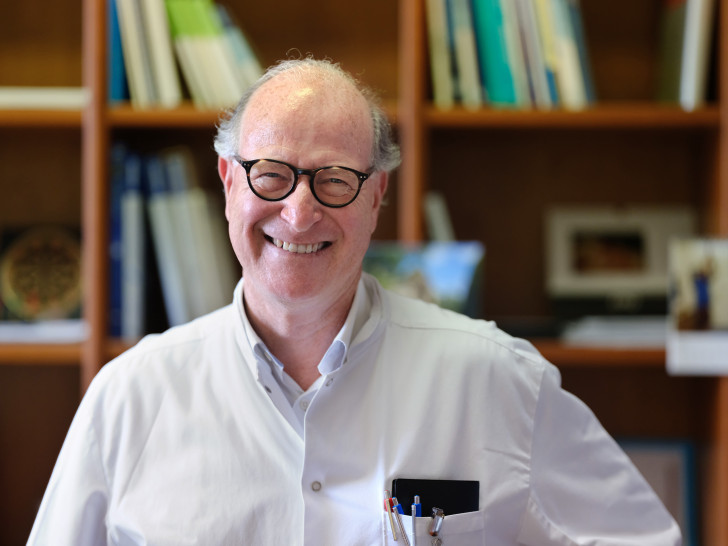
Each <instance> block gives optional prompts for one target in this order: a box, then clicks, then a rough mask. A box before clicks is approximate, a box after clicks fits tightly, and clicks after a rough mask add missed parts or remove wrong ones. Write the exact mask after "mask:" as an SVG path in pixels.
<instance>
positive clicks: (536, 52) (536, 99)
mask: <svg viewBox="0 0 728 546" xmlns="http://www.w3.org/2000/svg"><path fill="white" fill-rule="evenodd" d="M514 5H515V8H516V13H517V19H518V28H519V32H520V35H521V41H522V44H523V57H524V59H525V67H526V74H527V76H528V89H529V93H530V100H531V102H532V104H533V105H534V106H535V107H537V108H541V109H549V108H551V106H552V105H553V99H552V93H551V88H550V87H549V81H548V71H547V68H546V61H545V58H544V51H543V50H544V46H543V42H542V40H541V35H540V30H539V23H538V20H537V16H536V6H535V4H534V2H533V0H514Z"/></svg>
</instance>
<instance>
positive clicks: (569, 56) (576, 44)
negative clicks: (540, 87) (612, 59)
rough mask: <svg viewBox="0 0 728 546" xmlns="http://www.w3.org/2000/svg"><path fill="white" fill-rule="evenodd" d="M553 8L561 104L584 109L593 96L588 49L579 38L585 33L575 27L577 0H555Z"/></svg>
mask: <svg viewBox="0 0 728 546" xmlns="http://www.w3.org/2000/svg"><path fill="white" fill-rule="evenodd" d="M552 9H553V14H554V30H555V43H556V54H557V56H558V63H559V66H558V70H557V71H556V81H557V85H558V88H559V96H560V97H561V105H562V106H563V107H564V108H565V109H567V110H582V109H584V108H586V107H587V106H588V105H589V101H590V97H589V93H588V88H589V85H588V84H587V83H586V80H587V74H586V73H585V71H584V66H583V64H582V59H583V58H584V57H585V56H586V51H583V49H584V47H585V43H584V42H583V40H581V39H580V38H583V34H584V33H583V31H580V32H577V30H576V29H575V27H574V21H576V20H580V15H578V10H579V5H578V0H552ZM575 10H576V13H575ZM580 48H581V49H582V52H581V53H580Z"/></svg>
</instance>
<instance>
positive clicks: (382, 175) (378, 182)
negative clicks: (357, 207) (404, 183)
mask: <svg viewBox="0 0 728 546" xmlns="http://www.w3.org/2000/svg"><path fill="white" fill-rule="evenodd" d="M371 178H372V179H373V180H370V181H371V182H373V183H374V184H373V185H374V203H373V206H374V208H376V209H377V212H379V209H380V208H381V206H382V203H383V202H384V197H385V195H386V194H387V187H388V186H389V173H386V172H378V173H374V174H373V175H372V177H371ZM367 183H368V182H367Z"/></svg>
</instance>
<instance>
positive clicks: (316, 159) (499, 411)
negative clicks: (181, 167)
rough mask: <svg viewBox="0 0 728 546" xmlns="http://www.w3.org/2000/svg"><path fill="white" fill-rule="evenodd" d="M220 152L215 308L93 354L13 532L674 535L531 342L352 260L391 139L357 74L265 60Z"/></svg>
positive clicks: (473, 539) (368, 230) (529, 544)
mask: <svg viewBox="0 0 728 546" xmlns="http://www.w3.org/2000/svg"><path fill="white" fill-rule="evenodd" d="M215 148H216V150H217V152H218V155H219V160H218V171H219V173H220V178H221V179H222V183H223V187H224V191H225V197H226V205H225V214H226V216H227V219H228V222H229V232H230V240H231V242H232V245H233V248H234V250H235V253H236V255H237V257H238V259H239V261H240V264H241V265H242V269H243V277H242V279H241V280H240V282H239V283H238V285H237V287H236V289H235V292H234V294H233V300H232V303H231V304H230V305H229V306H227V307H224V308H222V309H220V310H218V311H216V312H214V313H211V314H209V315H206V316H204V317H201V318H199V319H197V320H195V321H193V322H191V323H189V324H186V325H183V326H180V327H176V328H173V329H170V330H168V331H167V332H165V333H163V334H161V335H154V336H147V337H146V338H145V339H143V340H142V341H141V342H140V343H139V344H138V345H136V346H135V347H133V348H132V349H130V350H129V351H127V352H126V353H124V354H123V355H121V356H120V357H119V358H117V359H116V360H114V361H113V362H111V363H109V364H108V365H106V366H105V367H104V368H103V369H102V370H101V372H100V373H99V374H98V376H97V377H96V379H95V380H94V382H93V383H92V385H91V387H90V388H89V390H88V392H87V394H86V396H85V397H84V400H83V402H82V404H81V406H80V408H79V410H78V412H77V414H76V417H75V419H74V421H73V424H72V425H71V429H70V430H69V433H68V436H67V438H66V442H65V443H64V446H63V449H62V450H61V454H60V456H59V458H58V462H57V464H56V467H55V469H54V472H53V475H52V477H51V481H50V483H49V485H48V489H47V492H46V495H45V497H44V499H43V503H42V505H41V507H40V510H39V513H38V517H37V519H36V524H35V526H34V528H33V531H32V533H31V537H30V540H29V544H32V545H39V544H49V545H50V544H52V545H54V546H55V545H73V546H87V545H88V546H91V545H103V544H116V545H155V546H185V545H216V546H218V545H241V544H251V545H281V544H284V545H300V544H306V545H316V546H320V545H362V546H364V545H372V544H390V545H391V544H400V545H403V544H413V543H415V542H416V543H418V544H420V545H422V544H435V543H437V544H446V545H460V546H468V545H486V544H487V545H488V546H511V545H518V544H520V545H525V546H547V545H579V544H584V545H586V544H589V545H592V546H594V545H596V546H599V545H604V546H606V545H623V546H627V545H633V546H637V545H639V546H658V545H659V546H666V545H675V544H679V541H680V532H679V530H678V528H677V525H676V524H675V522H674V521H673V520H672V518H671V517H670V515H669V514H668V513H667V511H666V510H665V508H664V507H663V506H662V504H661V503H660V501H659V500H658V499H657V497H656V496H655V494H654V492H653V491H652V490H651V489H650V487H649V486H648V485H647V483H646V482H645V480H644V479H643V478H642V477H641V476H640V474H639V473H638V472H637V470H636V469H635V467H634V466H633V465H632V464H631V463H630V461H629V459H628V458H627V456H626V455H625V454H624V453H623V452H622V451H621V450H620V449H619V447H618V446H617V444H616V443H615V442H614V440H613V439H612V438H611V437H610V436H609V435H608V434H607V433H606V432H605V431H604V429H603V428H602V427H601V425H600V424H599V422H598V421H597V419H596V418H595V417H594V415H593V414H592V413H591V412H590V411H589V409H588V408H587V407H586V406H585V405H584V404H583V403H582V402H580V401H579V400H578V399H576V398H575V397H573V396H572V395H570V394H569V393H567V392H565V391H564V390H562V389H561V387H560V377H559V373H558V371H557V370H556V368H555V367H554V366H552V365H551V364H549V363H548V362H546V361H545V360H544V359H543V358H542V357H541V355H539V354H538V353H537V352H536V351H535V350H534V349H533V347H532V346H531V345H530V344H528V343H527V342H525V341H523V340H519V339H514V338H512V337H510V336H508V335H507V334H505V333H504V332H502V331H501V330H499V329H498V328H497V327H496V326H495V325H494V324H493V323H490V322H485V321H478V320H471V319H469V318H466V317H464V316H461V315H458V314H455V313H452V312H449V311H444V310H442V309H440V308H438V307H436V306H434V305H431V304H426V303H424V302H420V301H416V300H411V299H406V298H402V297H399V296H396V295H394V294H392V293H389V292H387V291H386V290H384V289H383V288H382V287H381V286H380V285H379V284H378V283H377V282H376V280H375V279H374V278H372V277H370V276H368V275H365V274H363V273H362V270H361V267H362V260H363V257H364V253H365V252H366V249H367V246H368V244H369V240H370V238H371V235H372V232H373V231H374V228H375V226H376V223H377V217H378V213H379V209H380V207H381V205H382V199H383V197H384V194H385V191H386V189H387V182H388V173H389V172H390V171H391V170H392V169H394V168H395V167H396V166H397V165H398V163H399V152H398V148H397V146H396V145H395V144H394V143H393V141H392V138H391V130H390V127H389V125H388V122H387V119H386V117H385V115H384V114H383V112H382V111H381V109H380V108H379V107H378V106H377V105H376V102H375V101H374V98H373V97H372V95H371V94H370V93H369V92H368V91H366V90H365V89H363V88H362V87H361V86H360V85H359V84H358V83H357V82H356V81H355V80H354V79H352V78H351V76H349V75H348V74H347V73H345V72H343V71H342V70H341V69H340V68H339V67H338V66H337V65H334V64H332V63H330V62H326V61H317V60H313V59H302V60H296V61H286V62H283V63H281V64H279V65H276V66H275V67H273V68H271V69H270V70H269V71H268V72H267V73H266V74H265V75H264V76H263V78H262V79H261V80H260V81H259V82H258V83H257V84H256V85H255V86H254V87H253V88H252V89H250V90H249V91H248V93H247V94H246V95H245V96H244V97H243V99H242V100H241V102H240V104H239V105H238V106H237V108H236V109H235V110H234V111H232V112H231V113H230V114H229V116H228V117H227V118H226V119H225V120H224V121H223V122H222V123H221V125H220V127H219V131H218V136H217V138H216V141H215ZM447 182H448V183H456V182H457V181H455V180H453V181H447ZM412 206H418V205H417V204H415V203H413V204H412ZM393 489H395V490H396V495H399V499H398V500H399V501H400V502H401V503H402V504H403V505H405V507H406V513H405V514H400V513H399V511H398V510H397V509H396V508H395V505H396V503H395V502H394V499H392V500H391V502H390V497H391V496H392V490H393ZM415 495H418V498H419V500H421V508H422V510H423V512H422V514H421V516H422V517H412V515H410V513H409V512H410V510H409V507H410V505H411V504H412V503H414V501H415ZM385 497H386V500H385ZM415 509H416V508H415ZM433 509H436V510H435V512H434V514H435V515H436V516H437V518H436V519H435V518H431V517H430V515H431V514H432V513H433ZM443 514H444V519H443V518H442V515H443Z"/></svg>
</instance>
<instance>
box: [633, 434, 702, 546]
mask: <svg viewBox="0 0 728 546" xmlns="http://www.w3.org/2000/svg"><path fill="white" fill-rule="evenodd" d="M619 445H620V446H621V447H622V449H623V450H624V452H625V453H626V454H627V456H628V457H629V458H630V460H631V461H632V463H633V464H634V465H635V466H636V467H637V469H638V470H639V471H640V473H641V474H642V475H643V477H644V478H645V480H646V481H647V483H648V484H649V485H650V487H652V489H653V490H654V491H655V493H656V494H657V496H658V497H659V498H660V500H661V501H662V503H663V504H664V505H665V508H667V510H668V512H670V515H672V517H673V518H674V519H675V521H676V522H677V524H678V526H679V527H680V530H681V531H682V535H683V546H697V544H698V520H697V514H698V506H697V503H698V495H697V476H696V473H697V464H696V449H695V446H694V444H693V442H691V441H689V440H683V439H665V440H663V439H634V438H623V439H620V440H619Z"/></svg>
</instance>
